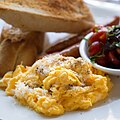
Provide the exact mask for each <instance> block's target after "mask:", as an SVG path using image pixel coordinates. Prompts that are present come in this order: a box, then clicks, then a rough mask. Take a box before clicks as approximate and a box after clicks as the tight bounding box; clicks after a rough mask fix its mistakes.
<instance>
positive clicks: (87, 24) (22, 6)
mask: <svg viewBox="0 0 120 120" xmlns="http://www.w3.org/2000/svg"><path fill="white" fill-rule="evenodd" d="M0 17H1V18H2V19H4V20H5V21H6V22H8V23H10V24H12V25H13V26H15V27H19V28H22V29H27V30H30V31H42V32H70V33H80V32H81V31H84V30H87V29H89V28H91V27H92V26H93V25H94V20H93V17H92V15H91V12H90V11H89V9H88V7H87V6H86V5H85V3H84V2H83V0H1V1H0Z"/></svg>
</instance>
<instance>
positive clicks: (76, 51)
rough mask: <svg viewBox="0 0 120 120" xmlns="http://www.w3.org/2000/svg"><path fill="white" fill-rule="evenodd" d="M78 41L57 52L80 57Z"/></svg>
mask: <svg viewBox="0 0 120 120" xmlns="http://www.w3.org/2000/svg"><path fill="white" fill-rule="evenodd" d="M79 44H80V43H77V44H75V45H72V46H70V47H69V48H66V49H64V50H62V51H61V52H58V53H59V54H60V55H63V56H66V57H67V56H71V57H75V58H78V57H80V53H79V46H80V45H79Z"/></svg>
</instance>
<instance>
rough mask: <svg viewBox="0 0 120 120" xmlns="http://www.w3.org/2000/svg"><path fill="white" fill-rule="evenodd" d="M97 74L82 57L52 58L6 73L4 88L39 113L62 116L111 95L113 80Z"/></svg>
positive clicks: (57, 56) (2, 85) (53, 56)
mask: <svg viewBox="0 0 120 120" xmlns="http://www.w3.org/2000/svg"><path fill="white" fill-rule="evenodd" d="M93 71H95V73H97V72H96V70H95V69H94V70H93V69H91V66H90V65H89V64H88V63H86V62H85V61H84V60H82V58H78V59H75V58H73V57H63V56H61V55H50V56H47V57H44V58H43V59H41V60H38V61H37V62H36V63H34V65H33V66H32V67H24V66H22V65H19V66H17V68H16V70H15V71H14V72H8V73H6V74H5V76H4V77H3V79H2V80H1V82H0V87H5V91H6V94H7V95H10V96H14V97H15V98H16V99H17V100H18V101H19V102H20V103H22V104H23V105H27V106H29V107H30V108H32V109H34V110H35V111H37V112H38V113H43V114H45V115H47V116H53V115H61V114H63V113H64V112H65V111H73V110H78V109H88V108H90V107H91V106H92V105H93V104H94V103H96V102H98V101H100V100H102V99H104V98H105V97H106V96H107V95H108V92H109V90H110V88H111V86H112V84H111V82H110V79H109V77H106V76H104V73H102V72H100V74H101V75H96V74H94V73H93ZM98 72H99V71H98Z"/></svg>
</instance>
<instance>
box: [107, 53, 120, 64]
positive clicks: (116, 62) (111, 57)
mask: <svg viewBox="0 0 120 120" xmlns="http://www.w3.org/2000/svg"><path fill="white" fill-rule="evenodd" d="M108 56H109V58H110V61H111V62H112V63H113V64H114V65H119V64H120V60H118V59H117V57H116V56H115V51H109V53H108Z"/></svg>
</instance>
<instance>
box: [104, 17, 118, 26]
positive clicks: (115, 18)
mask: <svg viewBox="0 0 120 120" xmlns="http://www.w3.org/2000/svg"><path fill="white" fill-rule="evenodd" d="M119 23H120V16H115V17H114V19H113V21H111V22H110V23H107V24H106V25H104V26H105V27H107V26H113V25H119Z"/></svg>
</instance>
